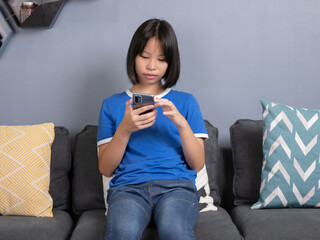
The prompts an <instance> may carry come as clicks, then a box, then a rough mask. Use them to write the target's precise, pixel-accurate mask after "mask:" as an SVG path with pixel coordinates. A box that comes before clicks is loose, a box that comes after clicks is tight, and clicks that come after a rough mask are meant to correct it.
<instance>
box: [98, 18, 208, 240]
mask: <svg viewBox="0 0 320 240" xmlns="http://www.w3.org/2000/svg"><path fill="white" fill-rule="evenodd" d="M127 72H128V76H129V78H130V80H131V82H132V84H133V86H132V88H130V89H129V90H127V91H125V92H123V93H120V94H115V95H113V96H111V97H109V98H107V99H105V100H104V102H103V104H102V108H101V112H100V119H99V128H98V134H97V141H98V148H99V170H100V172H101V173H102V174H103V175H104V176H107V177H110V176H112V175H113V174H114V177H113V178H112V180H111V181H110V189H109V190H108V201H107V202H108V205H109V208H108V214H107V229H106V238H105V239H116V240H120V239H125V240H128V239H140V238H141V236H142V233H143V230H144V229H145V228H146V227H147V226H148V224H149V222H150V219H151V217H153V219H154V222H155V223H156V226H157V229H158V233H159V237H160V239H164V240H170V239H183V240H186V239H195V237H194V233H193V227H194V225H195V223H196V221H197V218H198V200H199V195H198V192H197V190H196V189H195V178H196V175H197V172H198V171H199V170H201V169H202V168H203V166H204V161H205V156H204V145H203V139H204V138H207V137H208V135H207V132H206V128H205V125H204V121H203V118H202V115H201V112H200V108H199V105H198V103H197V101H196V100H195V98H194V97H193V96H192V95H191V94H188V93H185V92H180V91H175V90H172V89H171V88H170V87H172V86H174V85H175V84H176V82H177V80H178V78H179V74H180V57H179V49H178V43H177V39H176V36H175V33H174V30H173V28H172V27H171V26H170V24H169V23H168V22H166V21H164V20H158V19H150V20H148V21H146V22H144V23H143V24H142V25H141V26H140V27H139V28H138V29H137V31H136V32H135V34H134V36H133V38H132V40H131V44H130V47H129V50H128V55H127ZM134 92H139V93H147V94H152V95H155V99H154V100H155V104H154V105H149V106H144V107H141V108H138V109H135V110H133V109H132V93H134ZM147 110H153V111H151V112H149V113H145V114H141V113H144V112H145V111H147Z"/></svg>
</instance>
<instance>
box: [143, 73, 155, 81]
mask: <svg viewBox="0 0 320 240" xmlns="http://www.w3.org/2000/svg"><path fill="white" fill-rule="evenodd" d="M144 76H145V77H146V78H147V79H149V80H152V79H154V78H155V77H156V75H153V74H144Z"/></svg>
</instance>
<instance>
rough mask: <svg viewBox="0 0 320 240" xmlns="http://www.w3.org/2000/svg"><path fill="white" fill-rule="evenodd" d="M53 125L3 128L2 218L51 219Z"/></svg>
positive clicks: (0, 128) (0, 134)
mask: <svg viewBox="0 0 320 240" xmlns="http://www.w3.org/2000/svg"><path fill="white" fill-rule="evenodd" d="M54 137H55V132H54V125H53V123H44V124H39V125H31V126H0V215H25V216H37V217H52V216H53V214H52V207H53V200H52V198H51V196H50V194H49V184H50V163H51V145H52V142H53V140H54Z"/></svg>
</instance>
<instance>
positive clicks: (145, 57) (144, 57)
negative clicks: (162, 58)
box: [140, 55, 148, 59]
mask: <svg viewBox="0 0 320 240" xmlns="http://www.w3.org/2000/svg"><path fill="white" fill-rule="evenodd" d="M140 57H142V58H143V59H148V57H147V56H143V55H140Z"/></svg>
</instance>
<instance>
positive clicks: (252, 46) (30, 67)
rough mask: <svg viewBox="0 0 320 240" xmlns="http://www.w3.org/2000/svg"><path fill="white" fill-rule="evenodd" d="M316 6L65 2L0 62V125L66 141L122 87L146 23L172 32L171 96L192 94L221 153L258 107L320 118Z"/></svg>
mask: <svg viewBox="0 0 320 240" xmlns="http://www.w3.org/2000/svg"><path fill="white" fill-rule="evenodd" d="M319 13H320V1H319V0H307V1H306V0H268V1H266V0H223V1H221V0H219V1H218V0H202V1H194V0H161V1H155V0H127V1H125V0H69V1H67V3H66V5H65V6H64V8H63V10H62V12H61V14H60V16H59V18H58V19H57V21H56V23H55V25H54V26H53V28H51V29H19V28H16V27H14V28H15V30H16V33H15V35H14V36H13V38H12V40H11V42H10V43H9V45H8V47H7V48H6V50H5V52H4V54H3V55H2V56H1V58H0V124H2V125H3V124H5V125H14V124H35V123H41V122H48V121H52V122H53V123H55V124H56V125H63V126H66V127H67V128H68V129H69V131H70V133H71V137H72V138H73V137H74V135H75V134H76V133H77V132H79V131H80V130H82V128H83V127H84V126H85V125H87V124H97V123H98V115H99V110H100V106H101V102H102V100H103V99H104V98H105V97H108V96H110V95H111V94H113V93H116V92H120V91H123V90H125V89H127V88H129V87H130V83H129V81H128V80H127V76H126V72H125V58H126V52H127V48H128V45H129V42H130V39H131V37H132V34H133V33H134V31H135V29H136V28H137V27H138V26H139V25H140V24H141V23H142V22H143V21H144V20H146V19H148V18H151V17H157V18H163V19H166V20H168V21H169V22H170V23H171V24H172V25H173V27H174V28H175V30H176V34H177V37H178V40H179V45H180V53H181V58H182V71H181V78H180V80H179V82H178V84H177V86H176V87H175V89H179V90H184V91H188V92H191V93H193V94H194V95H195V96H196V98H197V99H198V101H199V103H200V106H201V110H202V113H203V116H204V118H206V119H208V120H210V121H211V122H212V123H213V124H214V125H215V126H216V127H218V128H219V131H220V145H222V146H223V145H225V146H229V145H230V143H229V127H230V125H231V124H233V123H234V122H235V121H236V120H237V119H239V118H251V119H261V107H260V103H259V100H260V99H261V98H266V99H269V100H272V101H276V102H281V103H286V104H289V105H293V106H299V107H307V108H320V103H319V89H320V81H319V80H320V66H319V65H320V15H319Z"/></svg>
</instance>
